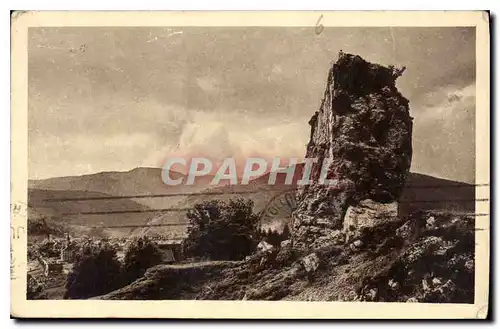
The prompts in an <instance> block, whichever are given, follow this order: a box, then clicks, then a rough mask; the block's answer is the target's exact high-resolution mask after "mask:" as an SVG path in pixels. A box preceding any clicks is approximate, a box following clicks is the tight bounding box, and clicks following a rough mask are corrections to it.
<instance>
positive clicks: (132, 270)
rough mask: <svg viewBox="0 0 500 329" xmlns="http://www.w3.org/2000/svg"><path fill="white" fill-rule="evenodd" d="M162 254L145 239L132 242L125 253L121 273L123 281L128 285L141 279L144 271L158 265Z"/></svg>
mask: <svg viewBox="0 0 500 329" xmlns="http://www.w3.org/2000/svg"><path fill="white" fill-rule="evenodd" d="M161 260H162V252H161V250H160V249H159V248H158V244H157V243H155V242H153V241H151V240H150V239H148V238H147V237H144V238H142V237H141V238H138V239H135V240H134V241H132V243H131V244H130V245H129V246H128V248H127V250H126V252H125V259H124V264H123V271H124V276H125V280H126V281H127V282H128V283H130V282H132V281H134V280H136V279H137V278H139V277H141V276H142V275H143V274H144V272H146V270H147V269H148V268H150V267H152V266H155V265H157V264H159V263H160V262H161Z"/></svg>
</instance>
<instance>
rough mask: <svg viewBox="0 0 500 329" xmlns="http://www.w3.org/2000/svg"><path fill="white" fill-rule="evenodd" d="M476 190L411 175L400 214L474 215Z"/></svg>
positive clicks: (466, 185)
mask: <svg viewBox="0 0 500 329" xmlns="http://www.w3.org/2000/svg"><path fill="white" fill-rule="evenodd" d="M481 188H488V187H481ZM475 189H476V187H475V186H474V185H472V184H467V183H461V182H456V181H452V180H447V179H442V178H436V177H432V176H428V175H424V174H417V173H410V175H409V176H408V179H407V180H406V187H405V189H404V190H403V194H402V195H401V197H400V202H399V214H400V215H402V216H405V215H407V214H408V213H410V212H414V211H417V210H447V211H456V212H466V213H474V211H475V195H476V191H475Z"/></svg>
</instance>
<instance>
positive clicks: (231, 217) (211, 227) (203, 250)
mask: <svg viewBox="0 0 500 329" xmlns="http://www.w3.org/2000/svg"><path fill="white" fill-rule="evenodd" d="M187 217H188V220H189V226H188V237H187V238H186V240H185V241H184V253H185V254H186V255H187V256H194V257H206V258H210V259H213V260H240V259H243V258H244V257H245V256H247V255H249V254H250V253H251V252H252V251H253V250H254V248H255V246H256V245H257V243H258V241H257V240H258V236H259V231H258V216H257V215H256V214H254V213H253V201H252V200H245V199H242V198H238V199H235V200H233V199H232V200H229V201H223V200H209V201H205V202H202V203H199V204H196V205H195V206H194V207H193V209H191V210H190V211H188V213H187Z"/></svg>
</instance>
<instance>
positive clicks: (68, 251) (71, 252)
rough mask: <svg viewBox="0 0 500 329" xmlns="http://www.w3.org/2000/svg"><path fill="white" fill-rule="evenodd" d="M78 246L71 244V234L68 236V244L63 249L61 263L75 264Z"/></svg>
mask: <svg viewBox="0 0 500 329" xmlns="http://www.w3.org/2000/svg"><path fill="white" fill-rule="evenodd" d="M75 249H76V245H75V244H74V243H72V242H71V239H70V237H69V234H66V242H65V243H64V245H63V247H62V248H61V258H60V259H61V261H62V262H66V263H73V262H74V261H75V256H76V254H75V251H76V250H75Z"/></svg>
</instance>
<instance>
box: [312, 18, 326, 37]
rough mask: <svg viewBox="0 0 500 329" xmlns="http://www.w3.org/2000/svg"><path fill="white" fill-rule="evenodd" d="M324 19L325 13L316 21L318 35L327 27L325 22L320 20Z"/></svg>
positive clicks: (315, 30) (315, 29)
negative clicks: (324, 24) (322, 22)
mask: <svg viewBox="0 0 500 329" xmlns="http://www.w3.org/2000/svg"><path fill="white" fill-rule="evenodd" d="M322 20H323V15H321V16H319V18H318V20H317V21H316V27H315V28H314V32H315V33H316V35H320V34H321V32H323V29H324V28H325V27H324V26H323V24H321V23H320V22H321V21H322Z"/></svg>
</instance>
